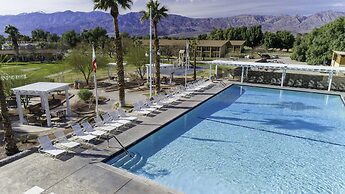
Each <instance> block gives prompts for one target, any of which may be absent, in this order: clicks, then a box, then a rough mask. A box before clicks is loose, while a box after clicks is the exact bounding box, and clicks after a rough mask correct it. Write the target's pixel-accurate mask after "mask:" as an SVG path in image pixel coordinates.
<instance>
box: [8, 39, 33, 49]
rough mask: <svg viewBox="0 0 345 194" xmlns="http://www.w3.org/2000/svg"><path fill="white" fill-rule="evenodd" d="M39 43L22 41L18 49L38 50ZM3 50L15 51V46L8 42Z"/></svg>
mask: <svg viewBox="0 0 345 194" xmlns="http://www.w3.org/2000/svg"><path fill="white" fill-rule="evenodd" d="M38 44H39V43H38V42H25V41H20V42H18V48H19V49H23V50H24V49H32V48H36V47H37V46H38ZM1 50H13V45H12V42H11V41H6V42H5V43H4V44H3V45H2V46H1Z"/></svg>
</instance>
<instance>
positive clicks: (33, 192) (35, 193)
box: [23, 186, 44, 194]
mask: <svg viewBox="0 0 345 194" xmlns="http://www.w3.org/2000/svg"><path fill="white" fill-rule="evenodd" d="M43 191H44V189H42V188H41V187H39V186H34V187H32V188H31V189H29V190H27V191H25V192H24V193H23V194H40V193H43Z"/></svg>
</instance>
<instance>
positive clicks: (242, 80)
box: [241, 67, 244, 83]
mask: <svg viewBox="0 0 345 194" xmlns="http://www.w3.org/2000/svg"><path fill="white" fill-rule="evenodd" d="M243 76H244V67H242V74H241V83H243Z"/></svg>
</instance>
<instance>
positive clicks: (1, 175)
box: [0, 83, 229, 194]
mask: <svg viewBox="0 0 345 194" xmlns="http://www.w3.org/2000/svg"><path fill="white" fill-rule="evenodd" d="M228 84H229V83H228ZM223 89H224V87H221V86H215V87H213V88H212V89H210V90H207V91H205V92H204V93H200V94H197V95H195V96H193V97H192V98H190V99H186V100H185V101H182V102H181V103H180V104H178V105H174V106H171V107H169V109H167V110H164V111H162V112H161V113H160V114H158V115H156V116H155V117H140V120H141V121H142V122H141V123H140V124H138V125H136V126H134V127H132V128H130V129H128V130H127V131H125V132H123V133H122V134H120V135H118V136H117V137H118V138H119V139H120V141H121V142H122V143H123V144H124V145H125V146H128V145H131V144H133V143H135V142H136V141H137V140H138V139H140V138H142V137H144V136H146V135H148V134H150V133H152V132H153V131H155V130H157V129H158V128H159V127H160V126H161V125H163V124H165V123H167V122H169V121H171V120H173V119H175V118H176V117H178V116H179V115H181V114H183V113H185V112H186V111H188V110H190V109H191V108H193V107H195V106H196V105H197V104H199V103H201V102H203V101H204V100H206V99H208V98H210V97H212V96H213V95H215V94H216V93H218V92H219V91H221V90H223ZM109 145H110V147H108V144H107V142H106V141H105V142H99V144H97V145H96V146H93V147H91V148H89V149H80V150H78V151H77V153H75V154H67V155H66V156H64V157H63V158H62V159H61V160H54V159H52V158H50V157H47V156H44V155H43V154H39V153H34V154H31V155H29V156H27V157H24V158H22V159H19V160H17V161H15V162H12V163H10V164H8V165H6V166H3V167H1V168H0V180H1V181H0V193H2V194H7V193H8V194H16V193H18V194H19V193H23V192H24V191H26V190H28V189H30V188H32V187H33V186H39V187H41V188H43V189H45V190H46V193H51V192H54V193H55V194H69V193H73V194H77V193H83V194H88V193H95V194H96V193H102V194H103V193H104V194H107V193H109V194H110V193H112V194H113V193H126V194H131V193H157V194H160V193H178V192H177V191H174V190H171V189H168V188H165V187H164V186H161V185H158V184H157V183H155V182H153V181H151V180H148V179H145V178H142V177H138V176H136V175H133V174H131V173H128V172H127V171H125V170H122V169H118V168H114V167H112V166H109V165H107V164H105V163H103V162H102V161H103V160H104V159H106V158H108V157H109V156H111V155H112V154H114V153H115V152H117V151H119V150H120V147H119V145H118V144H117V142H116V141H115V140H114V139H111V140H110V144H109Z"/></svg>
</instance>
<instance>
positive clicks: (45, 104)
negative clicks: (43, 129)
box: [41, 94, 52, 127]
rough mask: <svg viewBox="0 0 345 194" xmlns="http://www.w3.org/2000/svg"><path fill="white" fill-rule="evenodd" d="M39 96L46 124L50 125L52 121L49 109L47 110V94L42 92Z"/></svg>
mask: <svg viewBox="0 0 345 194" xmlns="http://www.w3.org/2000/svg"><path fill="white" fill-rule="evenodd" d="M41 98H43V102H44V107H45V112H46V118H47V126H48V127H50V126H51V124H52V122H51V118H50V110H49V101H48V94H42V95H41Z"/></svg>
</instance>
